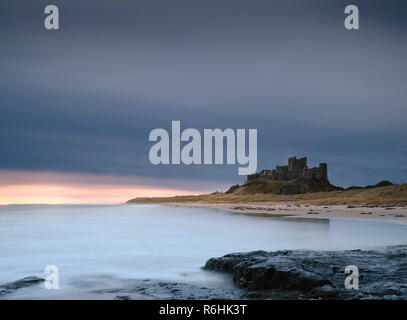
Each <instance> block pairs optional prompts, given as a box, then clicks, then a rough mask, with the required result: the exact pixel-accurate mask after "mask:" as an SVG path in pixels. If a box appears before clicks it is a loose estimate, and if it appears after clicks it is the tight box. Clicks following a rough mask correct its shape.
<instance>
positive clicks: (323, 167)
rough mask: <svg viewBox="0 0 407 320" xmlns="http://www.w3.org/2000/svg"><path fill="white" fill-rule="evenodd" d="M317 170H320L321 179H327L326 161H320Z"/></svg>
mask: <svg viewBox="0 0 407 320" xmlns="http://www.w3.org/2000/svg"><path fill="white" fill-rule="evenodd" d="M319 170H320V171H321V178H322V180H328V165H327V164H326V163H320V164H319Z"/></svg>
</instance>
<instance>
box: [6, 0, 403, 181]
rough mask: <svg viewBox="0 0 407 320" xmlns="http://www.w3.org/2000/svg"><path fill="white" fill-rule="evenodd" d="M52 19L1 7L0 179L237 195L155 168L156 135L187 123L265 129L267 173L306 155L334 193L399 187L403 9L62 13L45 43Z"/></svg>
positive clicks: (262, 144) (302, 4)
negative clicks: (69, 177)
mask: <svg viewBox="0 0 407 320" xmlns="http://www.w3.org/2000/svg"><path fill="white" fill-rule="evenodd" d="M48 4H49V3H48V1H18V2H16V1H2V2H1V4H0V41H1V43H2V46H1V51H0V70H1V74H0V86H1V91H0V99H1V100H0V107H1V117H0V150H2V151H1V158H0V167H1V168H3V169H8V168H17V169H18V168H20V169H35V170H58V171H69V172H90V173H104V174H118V175H130V176H131V175H137V176H147V177H149V176H150V177H166V178H174V177H182V178H185V179H206V180H214V181H222V183H224V181H230V182H241V181H242V177H239V176H237V168H236V167H230V166H225V167H218V166H193V167H185V166H180V167H177V166H161V167H160V166H158V167H157V166H152V165H150V164H149V161H148V150H149V146H150V144H149V143H148V134H149V132H150V131H151V130H152V129H154V128H157V127H164V128H166V129H169V128H170V122H171V120H181V126H182V127H183V128H186V127H195V128H197V129H203V128H215V127H220V128H229V127H231V128H258V130H259V137H258V139H259V165H258V167H259V169H261V168H267V167H271V166H274V165H275V164H278V163H285V162H286V158H287V157H288V156H291V155H298V156H303V155H306V156H308V157H309V160H310V162H311V164H317V163H318V162H319V161H326V162H328V164H329V173H330V177H331V180H332V182H333V183H336V184H339V185H350V184H368V183H374V182H377V181H376V180H378V179H382V178H389V179H391V180H393V181H395V182H405V181H406V176H407V164H406V161H405V154H406V151H407V150H406V149H407V147H406V143H405V138H406V133H407V132H406V131H407V129H406V128H405V127H406V126H405V119H406V116H407V111H406V102H407V97H406V96H407V95H406V88H407V80H406V72H407V65H406V63H405V57H406V56H407V45H406V42H405V33H406V31H407V30H406V29H407V27H406V20H405V14H406V6H405V5H404V4H403V2H402V1H390V2H386V3H385V2H384V1H311V0H310V1H248V0H246V1H243V0H238V1H236V0H234V1H232V0H226V1H212V0H205V1H190V0H188V1H186V0H185V1H152V0H149V1H123V0H121V1H86V2H84V1H54V2H53V4H56V5H58V6H59V9H60V14H61V30H59V31H52V32H50V31H46V30H45V29H44V28H43V17H44V15H43V13H42V12H43V9H44V7H45V6H46V5H48ZM347 4H356V5H358V6H359V9H360V19H361V21H360V27H361V29H360V30H358V31H346V30H345V29H344V27H343V21H344V13H343V11H344V7H345V5H347Z"/></svg>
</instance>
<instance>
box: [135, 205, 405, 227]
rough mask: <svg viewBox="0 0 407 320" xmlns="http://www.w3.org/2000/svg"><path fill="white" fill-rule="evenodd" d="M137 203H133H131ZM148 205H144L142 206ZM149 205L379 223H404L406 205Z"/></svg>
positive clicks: (255, 214) (267, 215)
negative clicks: (374, 221)
mask: <svg viewBox="0 0 407 320" xmlns="http://www.w3.org/2000/svg"><path fill="white" fill-rule="evenodd" d="M132 204H137V203H132ZM144 204H148V203H144ZM151 204H153V205H163V206H173V207H189V208H212V209H222V210H226V211H229V212H233V213H240V214H245V215H248V216H263V217H292V218H304V219H358V220H379V221H387V222H396V223H401V224H407V207H406V206H376V205H316V204H298V203H290V202H287V203H271V202H256V203H214V204H211V203H194V202H167V203H166V202H162V203H151Z"/></svg>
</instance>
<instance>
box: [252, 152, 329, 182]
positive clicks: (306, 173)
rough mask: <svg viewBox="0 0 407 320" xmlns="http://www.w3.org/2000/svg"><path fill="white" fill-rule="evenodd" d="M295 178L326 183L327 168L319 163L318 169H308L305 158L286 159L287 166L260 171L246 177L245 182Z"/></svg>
mask: <svg viewBox="0 0 407 320" xmlns="http://www.w3.org/2000/svg"><path fill="white" fill-rule="evenodd" d="M297 178H311V179H318V180H325V181H328V168H327V164H326V163H320V164H319V167H314V168H308V167H307V158H306V157H304V158H301V159H297V158H296V157H292V158H289V159H288V165H287V166H276V168H275V169H274V170H262V171H261V172H259V173H256V174H252V175H249V176H247V181H251V180H256V179H260V180H262V181H267V180H293V179H297Z"/></svg>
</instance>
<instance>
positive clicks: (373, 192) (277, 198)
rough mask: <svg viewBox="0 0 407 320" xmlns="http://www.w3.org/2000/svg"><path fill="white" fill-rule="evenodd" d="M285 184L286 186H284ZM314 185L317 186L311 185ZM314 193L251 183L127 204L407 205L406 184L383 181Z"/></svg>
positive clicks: (320, 188)
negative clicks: (294, 191) (220, 189)
mask: <svg viewBox="0 0 407 320" xmlns="http://www.w3.org/2000/svg"><path fill="white" fill-rule="evenodd" d="M285 183H286V182H285ZM310 183H314V182H310ZM310 186H311V187H312V188H315V189H313V190H312V191H309V192H304V193H300V194H292V195H287V194H279V192H281V190H280V188H281V187H282V186H281V185H279V184H278V182H277V183H276V184H274V183H273V184H270V183H267V182H258V181H250V182H247V183H245V184H243V185H242V186H238V185H236V186H232V187H231V188H230V189H229V190H228V191H226V192H215V193H211V194H202V195H197V196H193V195H190V196H188V195H186V196H176V197H157V198H135V199H131V200H129V201H127V203H144V204H146V203H149V204H159V203H177V202H179V203H206V204H220V203H246V202H285V203H286V202H293V203H307V204H326V205H333V204H369V205H392V206H393V205H407V184H391V183H390V182H388V181H382V182H380V183H378V184H377V185H374V186H366V187H350V188H347V189H342V188H338V187H335V186H332V185H318V184H317V183H316V185H310Z"/></svg>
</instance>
